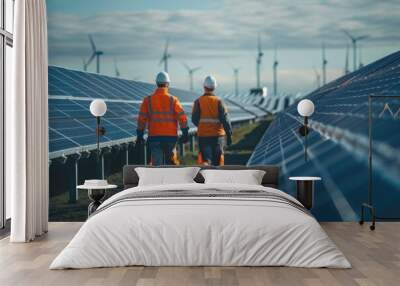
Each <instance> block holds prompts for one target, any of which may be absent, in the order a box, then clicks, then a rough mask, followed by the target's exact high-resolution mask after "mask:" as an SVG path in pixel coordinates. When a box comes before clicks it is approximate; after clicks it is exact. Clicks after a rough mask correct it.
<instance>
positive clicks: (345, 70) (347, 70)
mask: <svg viewBox="0 0 400 286" xmlns="http://www.w3.org/2000/svg"><path fill="white" fill-rule="evenodd" d="M349 49H350V48H349V44H347V45H346V60H345V63H344V74H345V75H346V74H349V73H350V70H349Z"/></svg>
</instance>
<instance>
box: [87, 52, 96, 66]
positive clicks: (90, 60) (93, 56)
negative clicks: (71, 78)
mask: <svg viewBox="0 0 400 286" xmlns="http://www.w3.org/2000/svg"><path fill="white" fill-rule="evenodd" d="M95 57H96V53H95V52H94V53H93V54H92V55H91V56H90V58H89V60H88V61H87V63H86V66H89V65H90V63H91V62H92V61H93V59H94V58H95Z"/></svg>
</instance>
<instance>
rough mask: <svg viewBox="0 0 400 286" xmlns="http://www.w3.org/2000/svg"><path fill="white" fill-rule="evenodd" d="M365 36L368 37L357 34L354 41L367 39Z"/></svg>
mask: <svg viewBox="0 0 400 286" xmlns="http://www.w3.org/2000/svg"><path fill="white" fill-rule="evenodd" d="M367 38H369V36H368V35H363V36H359V37H357V38H356V41H359V40H364V39H367Z"/></svg>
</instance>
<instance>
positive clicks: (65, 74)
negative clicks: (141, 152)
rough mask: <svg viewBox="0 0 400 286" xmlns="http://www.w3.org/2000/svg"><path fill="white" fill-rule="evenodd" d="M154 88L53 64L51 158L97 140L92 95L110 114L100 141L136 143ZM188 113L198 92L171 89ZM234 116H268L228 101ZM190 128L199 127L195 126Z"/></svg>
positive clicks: (50, 69) (88, 146)
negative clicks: (143, 106) (146, 102)
mask: <svg viewBox="0 0 400 286" xmlns="http://www.w3.org/2000/svg"><path fill="white" fill-rule="evenodd" d="M154 88H155V86H154V85H153V84H149V83H143V82H137V81H129V80H124V79H119V78H113V77H108V76H102V75H97V74H91V73H86V72H81V71H74V70H69V69H65V68H60V67H54V66H49V151H50V158H55V157H58V156H61V155H63V154H68V153H75V152H77V151H83V150H86V149H88V148H89V149H90V148H93V147H94V146H93V145H94V144H95V143H96V136H95V129H96V126H95V124H96V122H95V120H94V118H93V116H92V115H91V114H90V111H89V105H90V102H91V100H92V99H93V98H102V99H104V100H105V101H106V103H107V113H106V114H105V116H104V118H103V119H102V125H103V126H104V127H105V129H106V130H107V132H106V134H105V136H103V137H102V138H101V143H104V144H111V145H112V144H115V143H116V142H121V140H126V141H132V140H133V137H134V136H135V135H136V127H137V126H136V121H137V115H138V112H139V105H140V103H141V101H142V99H143V97H145V96H147V95H149V94H151V93H152V92H153V90H154ZM170 93H171V94H173V95H175V96H177V97H178V98H179V99H180V101H181V102H182V104H183V107H184V110H185V112H186V114H187V115H188V116H189V117H190V115H191V109H192V103H193V101H194V100H195V99H196V98H197V97H198V96H199V95H198V94H195V93H192V92H188V91H184V90H180V89H175V88H171V89H170ZM226 104H227V106H228V109H229V112H230V114H231V119H232V121H233V122H235V121H243V120H249V119H254V118H255V117H256V116H264V115H265V114H266V113H265V112H262V111H261V110H260V109H257V108H255V107H253V106H250V109H254V108H255V109H256V110H257V112H251V111H250V110H246V109H245V108H243V107H242V106H240V105H239V106H238V105H235V104H231V103H229V102H227V103H226ZM190 127H191V128H195V126H193V125H192V124H191V125H190Z"/></svg>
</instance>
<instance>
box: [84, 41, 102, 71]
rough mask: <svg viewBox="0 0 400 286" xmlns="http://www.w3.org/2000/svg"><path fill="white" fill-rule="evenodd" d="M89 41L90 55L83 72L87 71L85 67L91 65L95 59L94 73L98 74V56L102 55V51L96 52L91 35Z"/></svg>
mask: <svg viewBox="0 0 400 286" xmlns="http://www.w3.org/2000/svg"><path fill="white" fill-rule="evenodd" d="M89 41H90V44H91V46H92V52H93V53H92V55H91V56H90V58H89V60H88V61H87V63H86V64H85V66H84V70H87V67H88V66H89V65H90V64H91V63H92V61H93V60H94V58H96V72H97V73H100V56H101V55H103V54H104V53H103V52H102V51H99V50H97V48H96V45H95V44H94V41H93V38H92V36H91V35H89Z"/></svg>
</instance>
